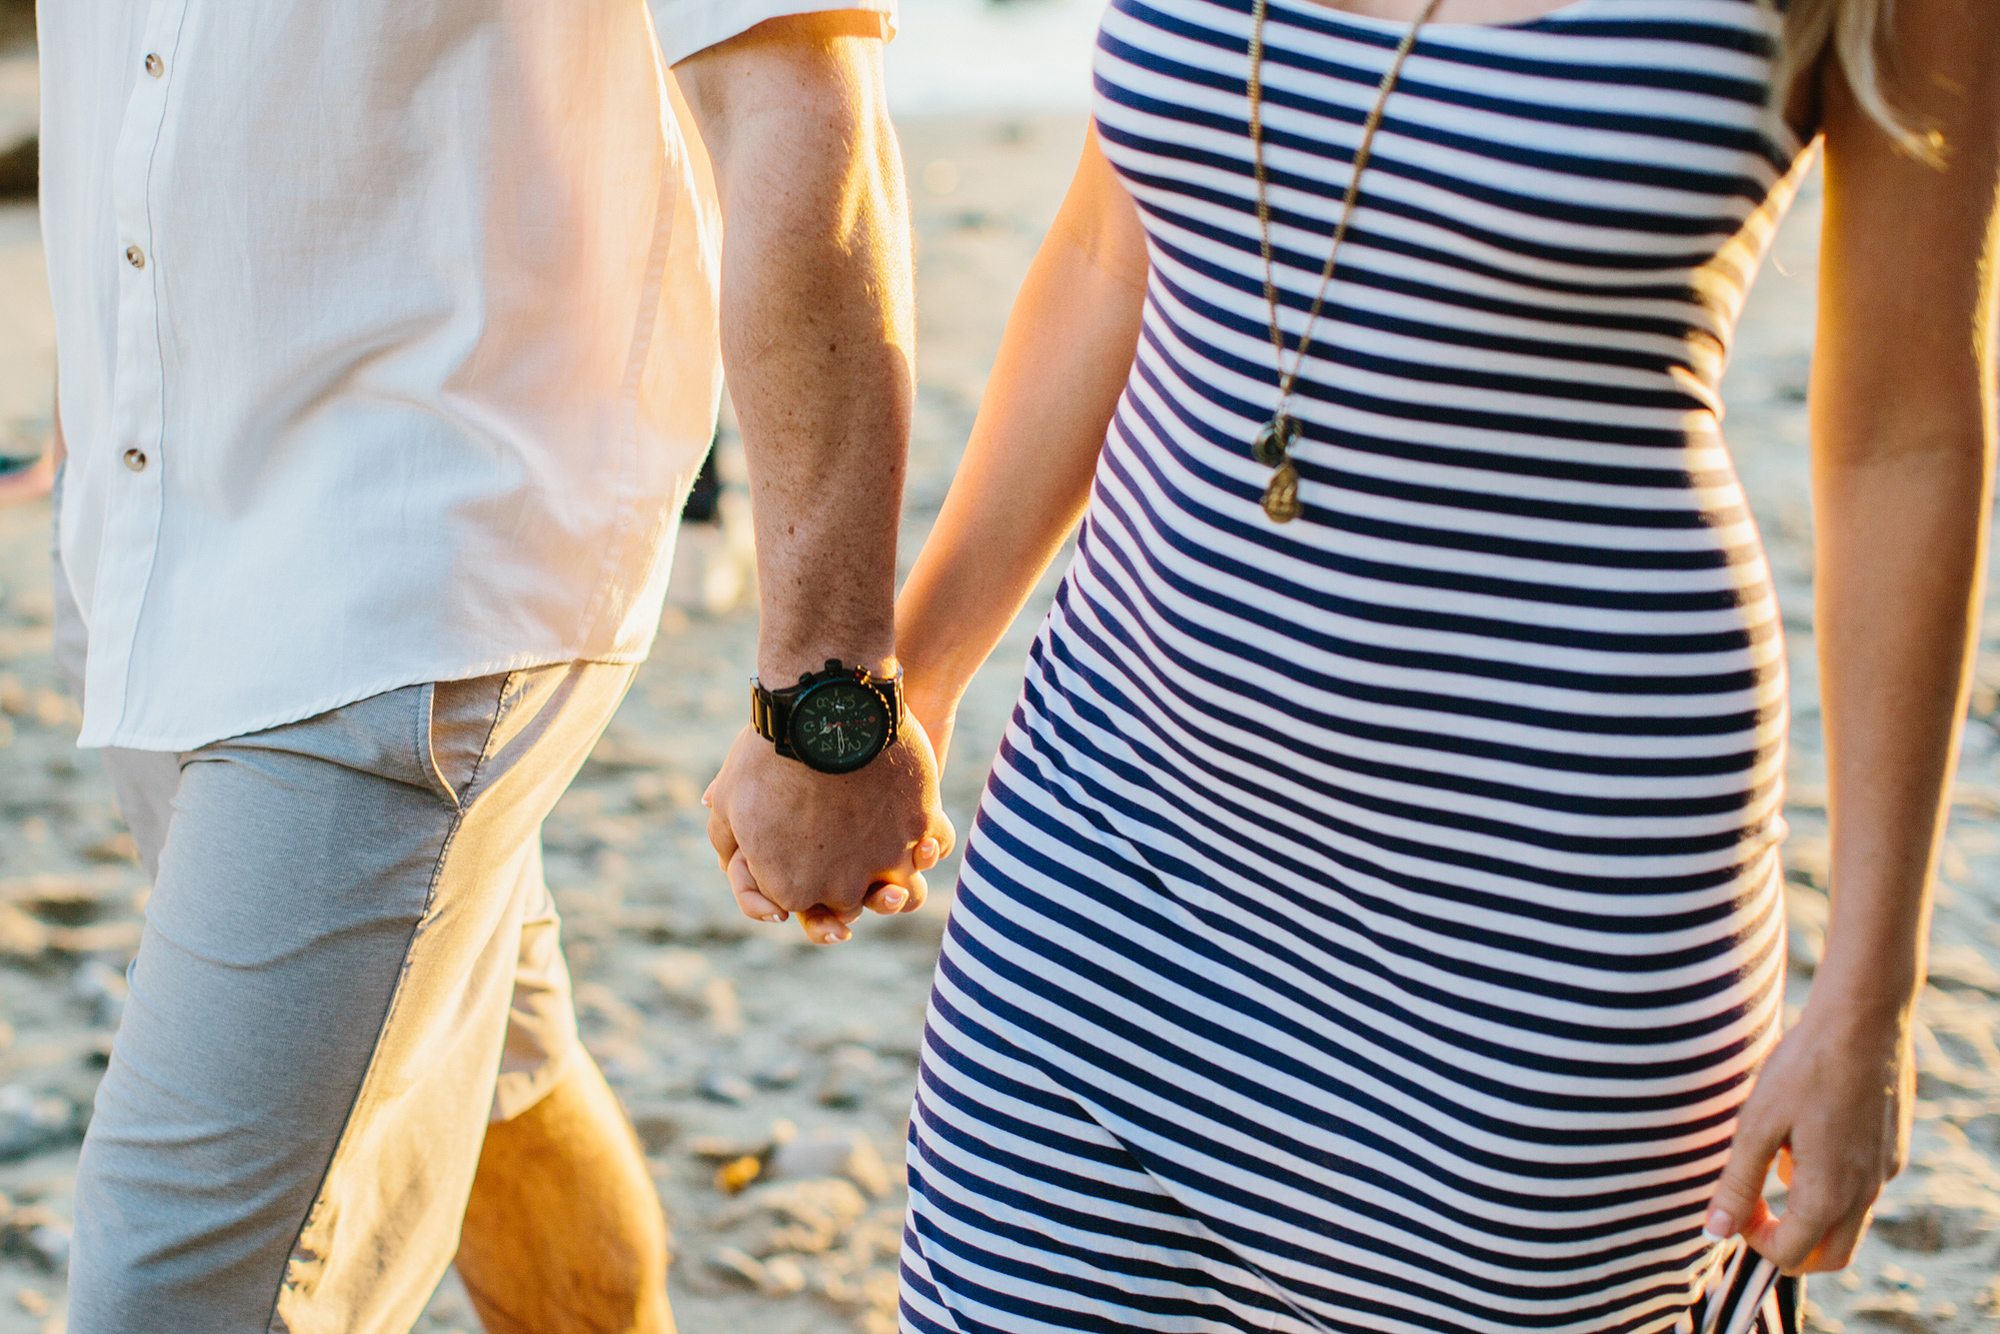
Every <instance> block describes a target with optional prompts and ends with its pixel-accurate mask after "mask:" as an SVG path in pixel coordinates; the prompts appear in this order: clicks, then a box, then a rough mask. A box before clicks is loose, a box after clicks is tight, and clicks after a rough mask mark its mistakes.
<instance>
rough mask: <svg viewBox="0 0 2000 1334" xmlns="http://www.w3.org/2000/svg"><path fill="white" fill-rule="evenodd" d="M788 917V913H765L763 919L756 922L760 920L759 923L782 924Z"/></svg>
mask: <svg viewBox="0 0 2000 1334" xmlns="http://www.w3.org/2000/svg"><path fill="white" fill-rule="evenodd" d="M788 916H790V914H788V913H782V912H767V913H765V914H764V915H763V917H761V918H760V919H758V920H760V921H765V922H782V921H784V920H785V918H786V917H788Z"/></svg>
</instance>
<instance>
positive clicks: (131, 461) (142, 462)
mask: <svg viewBox="0 0 2000 1334" xmlns="http://www.w3.org/2000/svg"><path fill="white" fill-rule="evenodd" d="M125 466H126V467H128V468H130V469H131V470H132V471H133V472H144V471H146V455H145V453H144V452H143V451H141V450H137V449H128V450H126V451H125Z"/></svg>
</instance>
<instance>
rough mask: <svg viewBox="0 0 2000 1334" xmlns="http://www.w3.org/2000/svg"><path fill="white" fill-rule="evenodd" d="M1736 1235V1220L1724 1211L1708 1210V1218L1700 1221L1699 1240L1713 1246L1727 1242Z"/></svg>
mask: <svg viewBox="0 0 2000 1334" xmlns="http://www.w3.org/2000/svg"><path fill="white" fill-rule="evenodd" d="M1735 1235H1736V1220H1735V1219H1733V1218H1731V1217H1730V1216H1729V1214H1728V1212H1727V1211H1726V1210H1722V1209H1710V1210H1709V1211H1708V1217H1707V1218H1705V1219H1703V1220H1702V1224H1701V1239H1702V1240H1703V1241H1705V1242H1707V1243H1709V1245H1711V1246H1713V1245H1715V1244H1716V1243H1718V1242H1724V1241H1728V1240H1729V1239H1730V1238H1731V1237H1733V1236H1735Z"/></svg>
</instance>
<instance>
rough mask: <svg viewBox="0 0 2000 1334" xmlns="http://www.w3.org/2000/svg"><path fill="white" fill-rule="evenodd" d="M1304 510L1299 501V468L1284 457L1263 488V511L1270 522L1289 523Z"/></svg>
mask: <svg viewBox="0 0 2000 1334" xmlns="http://www.w3.org/2000/svg"><path fill="white" fill-rule="evenodd" d="M1305 512H1306V507H1305V506H1304V505H1303V504H1301V503H1300V501H1299V470H1298V469H1297V468H1296V467H1295V466H1293V464H1292V461H1291V460H1290V459H1286V460H1285V461H1284V462H1283V463H1282V464H1280V465H1279V467H1278V471H1277V472H1275V473H1273V474H1272V475H1271V484H1270V485H1269V486H1267V487H1265V488H1264V513H1265V515H1266V516H1267V517H1268V518H1269V519H1270V520H1271V522H1272V523H1290V522H1291V521H1292V520H1293V519H1296V518H1298V517H1299V516H1300V515H1301V514H1304V513H1305Z"/></svg>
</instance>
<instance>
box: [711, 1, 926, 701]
mask: <svg viewBox="0 0 2000 1334" xmlns="http://www.w3.org/2000/svg"><path fill="white" fill-rule="evenodd" d="M801 22H804V20H801ZM877 47H879V42H872V41H867V40H865V39H859V38H839V37H835V38H833V39H831V40H828V41H821V42H819V43H818V44H817V45H815V43H814V42H811V41H808V42H802V43H798V44H794V45H791V46H780V47H778V48H776V49H771V50H766V51H764V52H763V56H762V58H755V59H749V60H738V61H736V62H735V64H734V65H733V66H731V67H730V68H729V69H728V71H727V72H728V74H729V79H728V82H727V84H726V86H725V87H724V88H723V89H722V90H721V95H720V96H718V95H717V89H716V87H715V86H714V83H713V82H711V83H710V84H709V85H707V86H704V85H703V84H701V83H700V82H699V81H696V82H695V83H694V85H693V89H694V95H693V96H691V98H690V100H691V102H693V103H694V104H695V105H696V111H697V115H698V116H701V115H702V114H703V112H706V113H707V114H706V116H705V118H704V134H705V135H706V136H707V137H708V138H709V141H710V142H709V146H710V149H711V152H712V153H713V155H714V160H715V165H716V177H717V184H718V187H719V190H720V194H721V199H722V206H723V214H724V218H725V226H726V235H727V240H726V244H725V248H724V254H723V282H722V340H723V358H724V364H725V367H726V369H727V372H728V376H729V384H730V394H731V397H732V399H733V401H734V403H735V406H736V413H737V418H738V421H739V422H740V424H741V426H742V430H743V440H744V452H745V455H746V460H747V463H748V466H749V473H750V485H751V498H752V503H753V511H754V514H755V519H756V530H757V548H758V574H759V581H760V584H761V604H762V615H763V622H762V628H761V632H760V638H759V649H758V665H759V670H760V671H761V672H762V673H763V674H765V675H766V676H767V677H769V678H771V679H774V680H785V679H790V678H792V677H795V676H797V675H798V674H799V673H800V672H802V671H806V670H809V669H814V668H817V667H818V666H819V664H820V663H821V662H822V661H823V660H824V659H826V658H829V657H839V658H842V659H844V660H846V661H849V662H860V663H863V664H868V665H876V666H879V665H882V664H884V663H886V662H887V660H888V659H889V658H890V656H891V655H892V654H893V652H894V643H895V638H894V635H895V632H894V611H893V602H894V596H895V579H896V532H897V527H898V523H899V520H900V514H901V508H902V491H903V478H904V470H905V466H906V461H907V454H908V441H909V430H910V417H911V409H912V402H913V397H914V386H915V370H914V365H913V355H914V351H913V344H914V334H913V329H914V315H913V310H912V304H913V303H912V276H911V261H910V239H909V236H910V233H909V215H908V206H907V202H906V198H905V194H904V186H903V179H902V165H901V158H900V156H899V154H898V151H897V147H896V141H895V133H894V130H893V128H892V127H891V126H890V124H889V120H888V116H887V113H886V111H885V109H884V107H883V104H882V99H881V83H880V68H879V55H878V53H877V51H876V50H875V48H877ZM685 82H687V81H686V80H684V83H685ZM704 93H706V94H708V97H707V98H706V100H705V99H704V97H703V94H704Z"/></svg>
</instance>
